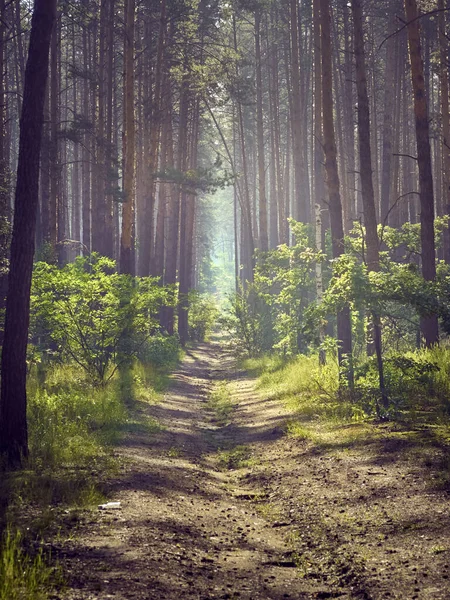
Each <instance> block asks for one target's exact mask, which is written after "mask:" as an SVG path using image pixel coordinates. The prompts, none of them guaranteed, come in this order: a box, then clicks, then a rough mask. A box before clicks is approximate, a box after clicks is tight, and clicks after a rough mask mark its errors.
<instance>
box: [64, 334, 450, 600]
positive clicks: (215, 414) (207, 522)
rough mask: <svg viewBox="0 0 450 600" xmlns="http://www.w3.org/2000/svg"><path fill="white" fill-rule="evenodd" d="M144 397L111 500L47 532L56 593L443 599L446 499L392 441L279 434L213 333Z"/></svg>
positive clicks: (260, 599)
mask: <svg viewBox="0 0 450 600" xmlns="http://www.w3.org/2000/svg"><path fill="white" fill-rule="evenodd" d="M224 382H225V383H224ZM214 390H219V391H220V390H222V391H223V390H225V391H226V392H227V393H228V394H229V401H230V402H229V404H228V406H225V408H227V411H225V412H226V413H227V414H226V415H225V417H224V414H219V411H218V410H214V408H213V406H212V403H211V400H210V398H211V392H214ZM144 410H145V411H146V413H147V414H148V416H150V417H152V418H154V419H156V420H157V421H158V423H160V424H161V426H162V428H161V429H160V430H159V431H157V432H155V433H152V434H151V435H149V434H148V432H146V433H144V432H143V431H139V430H136V431H133V432H132V433H129V434H128V435H127V437H126V438H125V439H124V440H123V442H122V445H121V447H120V449H119V452H120V454H121V455H122V456H123V458H124V467H123V469H122V472H121V473H120V474H119V475H118V476H117V477H115V478H114V479H113V480H112V481H110V484H109V491H110V499H111V500H117V501H120V502H121V508H120V510H106V511H98V512H97V513H94V514H92V513H91V514H90V517H88V520H87V522H85V523H81V524H80V525H79V527H78V529H77V530H76V532H75V536H74V537H73V538H72V539H69V540H65V541H63V542H62V543H61V542H60V543H59V544H57V546H58V551H57V554H58V556H59V560H60V562H61V564H62V567H63V570H64V571H65V573H66V575H67V578H68V583H69V585H68V589H66V590H65V591H64V592H63V593H62V594H61V595H58V596H54V598H55V600H56V598H58V599H61V600H106V599H107V598H111V599H115V600H132V599H136V600H144V599H149V600H157V599H158V600H166V599H167V600H176V599H185V598H186V599H189V598H192V599H195V600H209V599H213V598H217V599H230V600H231V599H233V600H235V599H245V600H264V599H267V600H269V599H273V600H275V599H276V600H278V599H282V598H291V599H293V600H294V599H296V600H303V599H305V600H306V599H308V600H313V599H320V598H339V599H341V600H350V599H357V600H382V599H388V598H390V599H394V598H396V599H398V600H416V599H417V600H446V599H447V598H449V597H450V584H449V579H448V576H449V564H448V563H449V560H448V558H449V556H448V553H449V549H448V540H449V539H450V538H449V523H448V518H447V515H448V496H447V494H446V493H445V492H431V491H430V489H429V488H428V487H427V483H426V480H425V477H424V473H423V471H422V470H421V469H420V468H419V465H416V464H414V463H411V461H408V462H404V461H402V460H396V459H395V456H396V454H395V452H396V450H397V449H398V448H399V446H398V444H397V443H395V444H392V443H391V442H392V440H389V443H388V442H383V444H382V447H380V446H378V445H372V446H371V445H370V444H369V446H368V447H366V446H364V447H362V448H361V447H356V448H354V449H353V450H350V451H349V449H348V448H340V447H337V446H335V445H333V442H332V441H330V444H329V447H327V448H323V447H322V448H320V447H317V446H315V445H314V443H313V442H311V440H306V439H299V438H295V437H292V436H290V435H286V425H287V423H288V422H289V420H291V419H292V414H291V413H289V412H288V411H287V409H286V408H285V407H284V405H283V404H282V402H281V401H279V400H276V399H271V400H267V399H264V398H262V397H261V396H260V395H259V392H258V390H257V389H256V388H255V380H254V379H251V378H248V377H246V375H245V374H243V373H240V372H238V371H237V370H236V368H235V363H234V361H233V359H232V357H231V356H230V355H229V354H227V353H226V352H225V351H224V350H223V349H222V348H221V347H220V346H219V345H218V344H216V343H210V344H201V345H199V346H197V347H196V348H195V349H194V350H190V351H188V352H187V354H186V356H185V359H184V360H183V362H182V364H181V365H180V367H179V369H178V370H177V371H176V373H175V374H174V376H173V382H172V385H171V388H170V390H169V391H168V392H167V393H166V395H165V397H164V399H163V400H162V401H161V403H159V404H156V405H153V406H149V405H145V409H144ZM350 427H351V426H350ZM350 431H351V430H350ZM391 446H392V447H391Z"/></svg>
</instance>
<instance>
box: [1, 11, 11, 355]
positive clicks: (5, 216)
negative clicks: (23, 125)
mask: <svg viewBox="0 0 450 600" xmlns="http://www.w3.org/2000/svg"><path fill="white" fill-rule="evenodd" d="M5 18H6V17H5V0H0V315H3V314H4V313H3V311H4V309H5V302H6V293H7V289H8V275H7V273H8V250H9V237H10V228H11V225H10V219H11V214H10V212H11V211H10V208H9V194H10V181H9V165H8V161H7V135H6V93H5V92H6V89H5V87H6V86H5V84H6V77H5V75H4V72H5V57H6V54H5V31H6V21H5ZM3 325H4V324H3V317H1V323H0V344H2V342H3Z"/></svg>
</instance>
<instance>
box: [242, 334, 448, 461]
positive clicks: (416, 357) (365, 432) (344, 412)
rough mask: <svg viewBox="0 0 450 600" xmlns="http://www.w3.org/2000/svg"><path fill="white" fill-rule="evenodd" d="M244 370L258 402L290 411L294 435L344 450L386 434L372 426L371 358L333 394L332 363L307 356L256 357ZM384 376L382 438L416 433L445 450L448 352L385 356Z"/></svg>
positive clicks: (375, 396) (374, 380)
mask: <svg viewBox="0 0 450 600" xmlns="http://www.w3.org/2000/svg"><path fill="white" fill-rule="evenodd" d="M243 367H244V368H245V369H246V370H247V372H249V373H250V374H252V375H254V376H257V377H258V380H257V387H258V388H259V389H260V390H261V392H262V393H263V395H264V397H265V398H267V399H268V400H270V399H278V400H282V401H283V402H284V403H285V404H286V405H287V406H288V407H289V408H290V409H291V410H292V413H293V416H292V420H291V422H290V423H289V426H288V430H289V431H290V432H291V433H292V434H293V435H295V436H297V437H301V438H304V439H309V440H311V441H312V442H313V443H315V444H319V445H321V446H330V447H337V446H339V445H340V446H342V447H345V446H349V445H354V444H355V443H370V442H374V441H376V440H377V439H378V438H379V437H380V436H381V437H382V436H383V435H386V430H384V429H382V428H381V429H379V428H377V427H373V424H374V423H375V424H376V423H378V417H377V410H376V403H377V402H379V389H378V374H377V371H376V364H375V359H372V358H370V359H364V362H362V361H360V363H359V364H357V365H356V371H355V373H356V378H355V381H356V384H355V389H354V390H348V389H344V390H341V389H339V379H338V367H337V364H336V362H335V361H330V362H329V363H328V364H327V365H325V366H320V365H319V360H318V357H317V356H314V355H313V356H303V355H300V356H297V357H295V358H292V359H290V360H288V361H286V360H283V359H282V358H281V357H280V356H270V355H269V356H263V357H260V358H253V359H247V360H246V361H245V362H244V364H243ZM385 378H386V385H387V391H388V395H389V400H390V407H389V409H388V410H387V411H386V414H385V420H384V421H383V423H391V424H392V425H391V427H390V430H389V431H390V433H389V435H396V434H395V432H397V433H398V435H400V433H399V432H401V435H404V434H406V435H407V436H410V439H411V441H412V440H413V439H416V437H417V436H416V433H417V432H418V431H419V432H422V433H424V432H425V433H424V436H425V437H426V444H436V445H437V447H440V448H441V449H442V451H444V450H445V449H447V452H448V447H449V446H450V347H448V346H445V345H443V346H441V347H440V348H433V349H431V350H427V349H422V350H416V351H414V352H408V353H404V354H401V355H400V354H398V353H397V354H393V353H392V354H391V353H386V355H385ZM374 418H375V421H374ZM391 430H392V431H391ZM422 437H423V436H419V438H420V439H421V441H420V444H423V443H424V442H423V440H422ZM408 439H409V438H408ZM447 471H448V468H447V469H446V472H447Z"/></svg>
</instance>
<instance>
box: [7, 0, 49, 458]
mask: <svg viewBox="0 0 450 600" xmlns="http://www.w3.org/2000/svg"><path fill="white" fill-rule="evenodd" d="M55 18H56V0H35V4H34V10H33V17H32V21H31V34H30V45H29V50H28V61H27V67H26V72H25V86H24V94H23V103H22V115H21V119H20V141H19V164H18V169H17V185H16V196H15V205H14V208H15V213H14V224H13V232H12V242H11V264H10V272H9V289H8V297H7V301H6V320H5V338H4V343H3V351H2V359H1V372H2V377H1V397H0V454H5V456H6V461H7V464H8V465H9V466H15V465H20V464H21V461H22V459H23V458H24V457H26V456H27V454H28V429H27V394H26V375H27V365H26V354H27V342H28V325H29V319H30V289H31V276H32V271H33V256H34V245H35V230H36V214H37V207H38V198H39V155H40V148H41V137H42V126H43V114H44V101H45V87H46V84H47V76H48V63H49V49H50V39H51V35H52V29H53V25H54V22H55Z"/></svg>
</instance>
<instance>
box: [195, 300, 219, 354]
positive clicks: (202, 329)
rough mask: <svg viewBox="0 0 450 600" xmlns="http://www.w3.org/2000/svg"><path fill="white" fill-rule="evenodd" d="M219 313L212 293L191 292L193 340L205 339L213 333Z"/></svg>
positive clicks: (200, 340) (201, 340)
mask: <svg viewBox="0 0 450 600" xmlns="http://www.w3.org/2000/svg"><path fill="white" fill-rule="evenodd" d="M218 315H219V311H218V310H217V306H216V302H215V300H214V298H213V297H212V296H211V295H209V294H200V293H199V292H197V291H195V290H192V291H191V292H189V315H188V326H189V338H190V339H191V340H193V341H197V342H203V341H205V340H206V339H207V337H208V336H209V334H210V333H211V331H212V329H213V327H214V324H215V323H216V321H217V317H218Z"/></svg>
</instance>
